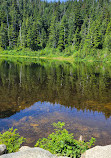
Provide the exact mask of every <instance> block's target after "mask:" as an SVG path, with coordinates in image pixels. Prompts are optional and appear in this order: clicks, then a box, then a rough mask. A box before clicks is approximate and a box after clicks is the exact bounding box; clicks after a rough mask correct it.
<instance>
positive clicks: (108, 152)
mask: <svg viewBox="0 0 111 158" xmlns="http://www.w3.org/2000/svg"><path fill="white" fill-rule="evenodd" d="M81 158H111V145H107V146H95V147H94V148H91V149H89V150H87V151H86V152H85V153H84V154H82V156H81Z"/></svg>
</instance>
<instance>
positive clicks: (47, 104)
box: [0, 59, 111, 146]
mask: <svg viewBox="0 0 111 158" xmlns="http://www.w3.org/2000/svg"><path fill="white" fill-rule="evenodd" d="M23 60H24V59H21V60H16V61H14V60H11V59H10V60H9V59H7V60H6V59H1V60H0V132H3V131H5V130H7V129H8V128H9V127H12V126H13V127H14V128H17V129H18V131H19V133H20V134H21V135H22V136H24V137H26V138H27V139H26V143H25V145H29V146H33V145H34V144H35V142H36V140H38V139H39V138H42V137H47V136H48V135H49V134H50V133H51V132H52V131H53V127H52V126H51V124H52V123H53V122H58V121H64V122H65V123H66V129H67V130H68V131H69V132H73V133H74V137H75V138H76V139H78V138H79V136H80V135H83V137H84V139H85V140H89V139H90V138H91V137H92V136H93V137H95V138H96V144H98V145H107V144H111V65H110V64H107V65H106V64H102V63H90V64H88V63H67V62H64V63H63V62H57V61H55V62H54V61H53V62H52V61H43V60H38V61H32V62H28V61H29V60H25V61H23Z"/></svg>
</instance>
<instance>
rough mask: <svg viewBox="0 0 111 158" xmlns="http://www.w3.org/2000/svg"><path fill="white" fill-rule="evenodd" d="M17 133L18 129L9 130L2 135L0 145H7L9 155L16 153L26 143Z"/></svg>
mask: <svg viewBox="0 0 111 158" xmlns="http://www.w3.org/2000/svg"><path fill="white" fill-rule="evenodd" d="M16 131H17V129H13V128H9V130H8V131H6V132H4V133H0V144H5V145H6V147H7V152H8V153H12V152H16V151H17V150H18V149H19V148H20V145H21V144H22V143H23V142H24V141H25V138H23V137H20V135H19V133H17V132H16Z"/></svg>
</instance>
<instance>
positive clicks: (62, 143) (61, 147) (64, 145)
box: [35, 122, 95, 158]
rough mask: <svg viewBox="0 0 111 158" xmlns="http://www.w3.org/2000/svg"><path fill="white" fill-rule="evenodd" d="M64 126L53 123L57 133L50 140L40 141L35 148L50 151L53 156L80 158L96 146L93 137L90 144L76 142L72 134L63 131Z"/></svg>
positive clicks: (60, 123)
mask: <svg viewBox="0 0 111 158" xmlns="http://www.w3.org/2000/svg"><path fill="white" fill-rule="evenodd" d="M64 125H65V123H64V122H58V123H53V126H54V127H55V129H54V130H55V132H53V133H52V134H50V135H49V136H48V138H42V139H39V140H38V141H37V143H36V145H35V146H39V147H41V148H43V149H46V150H49V151H50V152H51V153H53V154H58V155H63V156H69V157H72V158H80V156H81V154H82V153H83V152H85V151H86V150H87V149H89V148H90V147H91V146H92V145H93V144H94V142H95V138H93V137H92V138H91V139H90V141H89V142H84V141H78V140H75V139H74V136H73V134H72V133H71V134H69V133H68V131H67V130H66V129H63V126H64Z"/></svg>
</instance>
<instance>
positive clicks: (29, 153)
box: [0, 147, 57, 158]
mask: <svg viewBox="0 0 111 158" xmlns="http://www.w3.org/2000/svg"><path fill="white" fill-rule="evenodd" d="M26 148H27V149H26ZM21 150H22V151H19V152H15V153H11V154H5V155H2V156H0V158H57V157H56V156H55V155H53V154H51V153H50V152H49V151H46V150H44V149H41V148H38V147H35V148H30V147H25V148H22V149H21Z"/></svg>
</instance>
